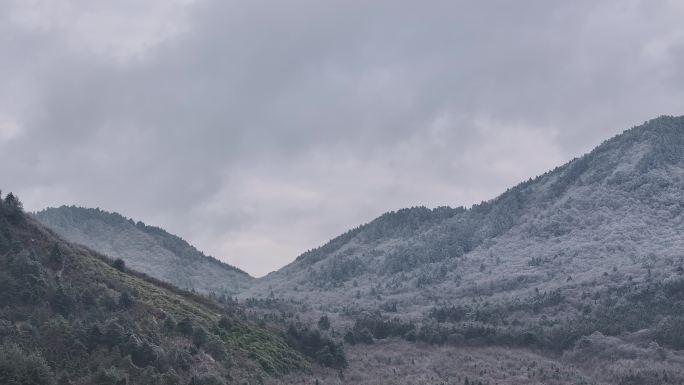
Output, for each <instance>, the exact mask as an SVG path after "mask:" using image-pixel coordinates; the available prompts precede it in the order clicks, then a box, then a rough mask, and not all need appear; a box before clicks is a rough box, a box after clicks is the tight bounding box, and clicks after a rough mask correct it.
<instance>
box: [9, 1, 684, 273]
mask: <svg viewBox="0 0 684 385" xmlns="http://www.w3.org/2000/svg"><path fill="white" fill-rule="evenodd" d="M682 16H684V7H683V6H682V5H681V4H680V3H679V2H677V1H670V2H657V3H656V2H647V1H628V2H625V1H617V0H613V1H588V0H587V1H574V2H551V1H534V0H525V1H517V2H510V1H486V2H465V1H439V0H435V1H429V2H427V3H426V2H421V3H420V4H419V3H417V2H408V1H374V2H349V1H328V2H320V1H312V0H311V1H307V0H301V1H300V0H297V1H289V2H278V1H217V0H195V1H189V0H175V1H169V0H152V1H146V2H137V1H129V0H121V1H113V2H107V4H106V5H105V4H101V3H98V4H97V5H94V4H93V3H92V2H88V1H85V0H72V1H69V0H50V1H47V0H44V1H32V2H25V1H18V0H17V1H14V0H0V36H2V38H0V83H1V84H3V87H1V88H0V171H1V172H2V175H3V176H4V178H3V180H4V183H3V185H2V187H3V188H4V189H5V190H13V191H16V192H18V193H19V194H20V196H21V197H23V199H24V202H25V205H26V206H27V208H29V209H40V208H42V207H44V206H47V205H60V204H72V203H74V204H79V205H86V206H99V207H101V208H104V209H109V210H115V211H119V212H121V213H123V214H125V215H128V216H132V217H135V218H136V219H142V220H144V221H146V222H149V223H153V224H156V225H160V226H162V227H164V228H166V229H168V230H169V231H171V232H174V233H177V234H179V235H181V236H183V237H185V238H187V239H188V240H190V241H191V242H193V243H195V244H196V245H197V246H198V247H200V248H202V249H204V250H205V251H206V252H208V253H210V254H212V255H215V256H216V257H218V258H221V259H223V260H225V261H227V262H230V263H234V264H236V265H238V266H240V267H242V268H244V269H246V270H247V271H250V272H252V273H254V274H263V273H266V272H268V271H270V270H273V269H276V268H278V267H280V266H282V265H283V264H285V263H287V262H289V261H290V260H292V259H293V258H294V257H295V256H296V255H297V254H299V253H300V252H302V251H304V250H306V249H308V248H311V247H315V246H317V245H319V244H321V243H322V242H324V241H326V240H327V239H329V238H330V237H332V236H335V235H336V234H338V233H340V232H342V231H344V230H346V229H348V228H350V227H353V226H356V225H358V224H360V223H362V222H364V221H368V220H370V219H372V218H373V217H375V216H377V215H378V214H380V213H382V212H384V211H387V210H391V209H397V208H400V207H404V206H411V205H422V204H425V205H429V206H435V205H442V204H449V205H452V206H458V205H470V204H472V203H476V202H479V201H481V200H485V199H489V198H492V197H494V196H495V195H496V194H498V193H500V192H501V191H503V190H505V188H506V187H510V186H511V185H513V184H515V183H517V182H519V181H521V180H523V179H527V178H529V177H532V176H535V175H537V174H539V173H542V172H544V171H546V170H547V169H549V168H552V167H554V166H556V165H558V164H560V163H562V162H564V161H566V160H568V159H570V158H572V157H574V156H577V155H580V154H581V153H583V152H585V151H588V150H590V149H591V148H592V147H593V146H595V145H596V144H598V143H599V142H600V141H602V140H604V139H606V138H608V137H610V136H612V135H614V134H616V133H618V132H620V131H621V130H623V129H625V128H628V127H630V126H632V125H634V124H637V123H639V122H642V121H644V120H646V119H649V118H652V117H655V116H658V115H661V114H674V115H678V114H682V113H684V111H682V107H681V100H682V96H684V95H683V94H684V87H683V86H684V70H682V68H684V67H683V66H682V63H683V61H682V58H683V57H684V55H683V54H682V52H684V26H682V24H681V20H682Z"/></svg>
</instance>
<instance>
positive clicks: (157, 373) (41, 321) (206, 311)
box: [0, 194, 343, 385]
mask: <svg viewBox="0 0 684 385" xmlns="http://www.w3.org/2000/svg"><path fill="white" fill-rule="evenodd" d="M261 325H262V326H257V325H256V324H255V323H253V322H252V321H250V320H249V319H248V317H246V316H245V314H244V312H243V311H242V310H241V309H240V308H239V307H237V306H236V305H235V304H232V303H226V304H218V303H216V302H214V301H211V300H209V299H207V298H204V297H201V296H198V295H196V294H192V293H189V292H187V291H184V290H181V289H178V288H176V287H174V286H172V285H170V284H167V283H164V282H161V281H158V280H156V279H153V278H150V277H148V276H146V275H145V274H142V273H138V272H135V271H133V270H131V269H130V268H129V267H128V266H127V264H126V263H125V262H123V261H122V260H120V259H117V260H113V259H110V258H108V257H106V256H104V255H101V254H98V253H96V252H93V251H91V250H89V249H87V248H85V247H82V246H79V245H75V244H72V243H68V242H66V241H64V240H62V239H60V238H59V237H58V236H57V235H55V234H54V233H53V232H52V231H50V230H48V229H46V228H45V227H43V226H42V225H40V224H39V223H38V222H37V221H36V220H35V219H34V218H33V217H32V216H28V215H25V214H24V213H23V212H22V207H21V203H20V202H19V200H18V199H17V198H16V197H15V196H14V195H12V194H8V195H7V196H6V197H5V198H4V199H3V200H0V384H8V385H9V384H15V385H28V384H30V385H51V384H59V385H67V384H73V385H92V384H98V385H110V384H111V385H120V384H140V385H153V384H159V385H169V384H180V385H186V384H191V385H200V384H206V385H220V384H225V383H240V384H260V383H262V382H263V381H264V379H266V378H269V377H272V376H276V377H277V376H282V375H284V374H285V373H288V372H292V371H299V370H306V369H307V368H308V367H309V366H310V364H309V361H307V359H305V358H304V357H305V355H306V354H307V350H306V349H307V348H310V347H309V345H307V344H306V343H303V342H301V341H299V340H298V339H297V338H296V337H297V336H293V335H292V333H291V332H289V331H287V330H285V328H279V327H278V325H275V324H272V323H271V324H268V325H267V324H266V323H263V322H261ZM323 342H325V341H323ZM331 346H332V347H333V348H335V347H336V345H334V344H333V345H331ZM297 349H299V351H298V350H297ZM342 360H343V357H342ZM341 362H343V361H341Z"/></svg>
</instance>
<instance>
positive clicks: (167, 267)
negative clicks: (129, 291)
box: [35, 206, 253, 296]
mask: <svg viewBox="0 0 684 385" xmlns="http://www.w3.org/2000/svg"><path fill="white" fill-rule="evenodd" d="M35 218H36V219H38V221H40V222H41V223H42V224H44V225H45V226H47V227H49V228H50V229H52V230H54V231H55V232H56V233H57V234H59V235H60V236H61V237H63V238H64V239H67V240H69V241H70V242H74V243H79V244H82V245H84V246H87V247H89V248H91V249H93V250H97V251H98V252H100V253H102V254H105V255H108V256H110V257H113V258H121V259H123V260H124V261H125V262H126V264H127V265H128V266H130V267H131V268H132V269H134V270H137V271H141V272H143V273H145V274H148V275H150V276H152V277H155V278H157V279H161V280H163V281H166V282H170V283H172V284H173V285H175V286H178V287H182V288H188V289H194V290H196V291H198V292H200V293H204V294H208V293H215V294H217V295H221V294H225V295H228V296H232V295H234V294H236V293H238V292H240V291H243V290H245V289H246V288H248V287H249V286H250V285H251V283H252V280H253V278H252V277H250V276H249V275H248V274H247V273H245V272H244V271H242V270H240V269H238V268H236V267H233V266H230V265H228V264H225V263H223V262H220V261H218V260H216V259H214V258H212V257H208V256H206V255H204V254H203V253H202V252H200V251H199V250H197V249H196V248H195V247H193V246H192V245H190V244H188V243H187V242H186V241H184V240H183V239H181V238H179V237H177V236H175V235H172V234H169V233H168V232H166V231H164V230H162V229H160V228H158V227H154V226H147V225H145V224H144V223H142V222H137V223H136V222H134V221H133V220H132V219H127V218H124V217H123V216H121V215H119V214H116V213H109V212H106V211H102V210H100V209H86V208H81V207H74V206H62V207H59V208H48V209H45V210H42V211H40V212H38V213H36V214H35Z"/></svg>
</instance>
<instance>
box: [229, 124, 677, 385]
mask: <svg viewBox="0 0 684 385" xmlns="http://www.w3.org/2000/svg"><path fill="white" fill-rule="evenodd" d="M683 211H684V117H668V116H664V117H660V118H657V119H654V120H651V121H649V122H646V123H645V124H643V125H641V126H638V127H634V128H632V129H629V130H627V131H625V132H624V133H623V134H621V135H618V136H616V137H614V138H612V139H610V140H607V141H606V142H604V143H602V144H601V145H600V146H598V147H597V148H596V149H595V150H593V151H592V152H590V153H588V154H586V155H584V156H582V157H580V158H577V159H574V160H572V161H570V162H569V163H567V164H565V165H563V166H561V167H558V168H556V169H555V170H553V171H550V172H547V173H545V174H544V175H541V176H539V177H537V178H534V179H530V180H528V181H526V182H524V183H521V184H519V185H518V186H515V187H513V188H511V189H509V190H507V191H506V192H505V193H503V194H502V195H500V196H499V197H497V198H495V199H492V200H490V201H487V202H483V203H481V204H477V205H474V206H473V207H470V208H455V209H454V208H448V207H442V208H436V209H427V208H424V207H416V208H410V209H402V210H398V211H396V212H391V213H387V214H385V215H383V216H381V217H379V218H377V219H376V220H374V221H372V222H371V223H368V224H366V225H363V226H360V227H358V228H356V229H354V230H351V231H349V232H348V233H346V234H344V235H342V236H340V237H338V238H336V239H334V240H332V241H331V242H329V243H328V244H326V245H324V246H322V247H320V248H317V249H314V250H311V251H309V252H306V253H304V254H303V255H301V256H300V257H298V258H297V259H296V261H294V262H293V263H291V264H290V265H288V266H286V267H285V268H283V269H282V270H280V271H278V272H275V273H272V274H270V275H269V276H267V277H265V278H264V279H261V280H259V281H258V282H257V283H256V284H255V286H253V287H252V289H250V290H249V291H247V292H245V293H243V294H242V295H241V296H242V297H243V298H251V299H249V300H248V303H260V304H262V308H267V306H264V305H263V304H266V303H270V304H271V309H272V311H274V312H276V313H277V312H279V311H282V310H280V309H279V308H278V306H282V305H279V304H285V303H298V304H300V309H304V310H302V313H303V314H307V315H308V317H310V319H311V320H312V321H315V320H316V319H318V317H326V319H328V320H329V321H330V323H331V325H332V327H334V328H335V329H336V330H337V331H338V332H339V333H341V334H344V337H345V340H346V342H347V343H348V344H349V345H355V346H358V345H359V344H362V345H363V344H373V343H376V344H377V343H379V342H381V341H386V340H392V341H394V340H396V339H399V340H403V341H405V343H407V344H408V345H405V346H411V344H424V343H427V344H430V345H433V346H435V347H446V346H449V347H459V348H461V349H466V351H468V349H474V348H480V347H483V346H484V347H490V348H505V349H508V350H509V351H515V350H520V349H522V350H524V351H527V352H529V351H541V352H544V353H543V354H545V355H547V356H550V357H556V358H555V360H556V363H555V365H557V367H558V368H563V367H565V368H566V369H567V370H568V373H567V377H565V375H563V376H561V377H562V378H557V379H556V380H557V381H556V382H555V383H576V382H577V381H579V382H582V381H588V382H596V383H621V384H651V383H653V384H656V383H658V384H660V383H681V382H683V381H684V370H682V363H683V362H684V356H683V355H682V349H684V339H683V337H682V336H684V252H683V250H684V215H682V213H683ZM405 348H406V349H408V350H407V353H406V354H410V353H409V351H410V349H413V348H408V347H405ZM365 351H366V352H367V350H365ZM600 351H605V353H600ZM353 352H357V353H355V354H361V355H363V354H365V353H363V352H364V350H363V349H361V350H357V348H354V349H353V350H352V353H353ZM461 352H462V350H461ZM355 354H354V353H353V354H352V355H351V361H352V367H353V365H354V364H353V361H354V359H355V358H356V356H355ZM426 354H428V353H426ZM521 354H522V353H521ZM485 356H486V355H485ZM589 357H590V359H588V358H589ZM482 359H483V360H485V361H486V358H482ZM492 359H494V358H492ZM444 365H445V367H443V368H442V369H444V370H446V369H448V368H449V364H448V363H444ZM516 365H517V364H516ZM390 366H392V365H390ZM570 367H573V368H575V369H571V368H570ZM599 367H601V368H603V369H604V370H599V369H598V368H599ZM435 370H436V372H439V371H440V370H438V368H435ZM492 370H494V369H492ZM530 370H531V369H530ZM397 371H398V372H399V373H401V370H400V369H397ZM433 373H434V372H433ZM475 373H477V372H475ZM530 373H531V372H528V373H527V375H528V377H527V380H528V381H532V382H536V381H538V382H539V383H549V382H550V381H551V380H552V378H546V379H544V378H539V377H536V378H533V377H530V376H531V374H530ZM500 374H501V373H500ZM502 375H503V374H502ZM521 375H522V374H521ZM573 376H579V377H573ZM359 378H364V376H363V375H361V374H360V377H359ZM393 378H394V377H393ZM441 378H442V379H444V377H441ZM478 378H479V379H480V380H482V381H487V380H490V381H494V379H495V378H496V376H495V375H494V374H492V373H490V374H489V375H485V374H482V375H480V376H478ZM504 378H505V377H499V378H498V382H499V383H509V381H505V380H504ZM578 378H582V380H581V381H580V380H578ZM471 379H472V377H471ZM509 380H510V379H509ZM359 381H361V380H359ZM392 381H395V382H392ZM461 381H463V378H461ZM387 383H410V382H405V381H404V380H403V379H402V376H401V375H400V376H399V377H397V378H395V379H394V380H388V382H387ZM425 383H430V382H425ZM490 383H491V382H490ZM510 383H517V382H510ZM521 383H525V382H521Z"/></svg>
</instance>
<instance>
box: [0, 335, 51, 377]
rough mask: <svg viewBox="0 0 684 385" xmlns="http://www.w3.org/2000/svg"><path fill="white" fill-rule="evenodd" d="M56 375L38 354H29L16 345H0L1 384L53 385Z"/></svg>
mask: <svg viewBox="0 0 684 385" xmlns="http://www.w3.org/2000/svg"><path fill="white" fill-rule="evenodd" d="M53 378H54V375H53V374H52V370H51V369H50V367H49V366H48V364H47V362H46V361H45V359H44V358H43V357H42V356H41V355H40V354H39V353H37V352H27V351H25V350H24V349H22V348H21V347H20V346H18V345H16V344H3V345H0V384H17V385H23V384H30V385H53V384H54V383H55V382H54V379H53Z"/></svg>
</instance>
